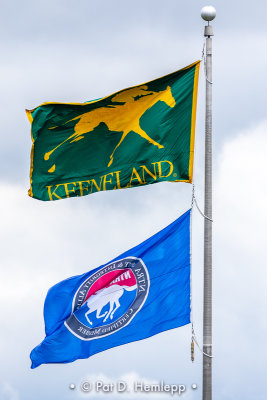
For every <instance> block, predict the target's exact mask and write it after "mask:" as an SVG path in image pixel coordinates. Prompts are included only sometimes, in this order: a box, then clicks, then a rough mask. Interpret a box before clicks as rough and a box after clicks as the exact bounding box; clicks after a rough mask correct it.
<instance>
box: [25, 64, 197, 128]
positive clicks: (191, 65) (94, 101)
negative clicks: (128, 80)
mask: <svg viewBox="0 0 267 400" xmlns="http://www.w3.org/2000/svg"><path fill="white" fill-rule="evenodd" d="M199 64H200V61H199V60H198V61H195V62H193V63H192V64H190V65H188V66H187V67H184V68H181V69H178V70H177V71H174V72H171V73H170V74H167V75H163V76H160V77H159V78H156V79H153V80H152V81H147V82H144V83H139V84H138V85H134V86H130V87H127V88H125V89H121V90H118V91H117V92H115V93H112V94H109V95H108V96H105V97H101V98H100V99H97V100H91V101H87V102H85V103H61V102H50V101H48V102H46V103H42V104H40V105H39V106H37V107H35V108H33V109H32V110H26V114H27V117H28V119H29V121H30V122H31V123H32V119H33V118H32V115H31V114H32V113H33V112H34V111H35V110H36V109H37V108H39V107H42V106H46V105H52V104H62V105H70V106H71V105H72V106H88V104H91V103H96V102H98V101H101V100H104V99H107V98H108V97H110V96H114V95H115V94H117V93H120V92H123V91H124V90H128V89H132V88H135V87H138V86H142V85H146V84H147V83H152V82H154V81H157V80H158V79H162V78H167V77H168V76H169V75H172V74H174V73H176V72H180V71H183V70H185V69H189V68H191V67H193V66H194V65H196V70H197V69H198V70H199ZM195 77H196V74H195Z"/></svg>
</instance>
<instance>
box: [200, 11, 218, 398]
mask: <svg viewBox="0 0 267 400" xmlns="http://www.w3.org/2000/svg"><path fill="white" fill-rule="evenodd" d="M215 16H216V10H215V8H214V7H212V6H206V7H203V8H202V10H201V17H202V18H203V19H204V20H205V21H207V22H208V25H206V26H205V30H204V36H205V38H206V63H205V64H206V68H205V78H206V113H205V114H206V115H205V212H204V213H205V220H204V296H203V297H204V299H203V381H202V399H203V400H212V358H211V356H212V36H213V29H212V26H211V25H210V21H212V20H213V19H214V18H215Z"/></svg>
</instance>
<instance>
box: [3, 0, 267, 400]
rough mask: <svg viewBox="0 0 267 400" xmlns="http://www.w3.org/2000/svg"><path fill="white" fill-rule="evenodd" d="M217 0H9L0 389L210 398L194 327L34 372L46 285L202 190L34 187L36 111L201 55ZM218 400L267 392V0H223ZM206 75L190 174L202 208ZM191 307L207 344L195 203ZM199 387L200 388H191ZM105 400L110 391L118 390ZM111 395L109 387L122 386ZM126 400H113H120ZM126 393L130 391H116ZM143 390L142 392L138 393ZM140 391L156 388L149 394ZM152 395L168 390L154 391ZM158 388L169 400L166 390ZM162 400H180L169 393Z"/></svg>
mask: <svg viewBox="0 0 267 400" xmlns="http://www.w3.org/2000/svg"><path fill="white" fill-rule="evenodd" d="M204 5H205V3H203V2H202V1H198V0H195V1H193V2H186V1H179V0H164V1H158V0H154V1H151V0H143V1H140V0H135V1H134V2H129V1H127V0H126V1H125V0H124V1H119V0H113V1H108V0H98V1H95V2H93V1H90V0H78V1H76V2H75V1H69V0H64V1H63V0H56V1H51V0H46V1H40V0H39V1H29V0H24V1H23V2H19V1H18V0H17V1H9V2H2V4H1V18H0V46H1V62H0V72H1V90H0V102H1V107H0V115H1V127H2V133H1V148H0V156H1V169H0V192H1V194H0V199H1V200H0V201H1V203H0V210H1V211H0V212H1V224H0V226H1V227H0V240H1V279H0V286H1V289H0V300H1V311H0V312H1V325H0V326H1V329H0V339H1V341H0V354H1V363H0V399H4V400H35V399H37V398H38V400H48V399H49V400H57V399H63V398H64V399H66V400H69V399H75V400H76V399H79V398H81V397H84V398H92V399H97V398H100V396H99V395H84V396H83V395H82V393H81V391H80V390H79V389H75V390H73V391H71V390H69V388H68V386H69V384H70V383H74V384H76V385H77V386H78V385H79V384H80V383H81V382H82V381H83V380H86V379H89V380H97V379H100V378H101V377H102V379H104V380H106V381H108V380H111V381H114V382H115V381H116V380H117V379H121V378H122V377H123V379H126V380H128V381H129V382H131V381H133V380H135V379H139V380H147V381H149V382H151V381H156V382H157V381H159V380H162V379H163V380H165V381H166V382H168V383H181V384H186V385H188V390H187V392H186V394H183V397H184V398H185V399H188V400H189V399H190V400H191V399H197V400H198V399H201V373H202V372H201V365H202V357H201V353H200V352H199V351H198V350H197V349H196V361H195V363H194V364H192V363H191V360H190V340H191V337H190V326H185V327H182V328H179V329H176V330H172V331H169V332H165V333H162V334H159V335H157V336H155V337H153V338H150V339H147V340H145V341H141V342H136V343H132V344H128V345H125V346H121V347H120V348H116V349H111V350H108V351H106V352H104V353H100V354H98V355H95V356H93V357H92V358H90V359H88V360H78V361H76V362H74V363H71V364H64V365H43V366H41V367H39V368H37V369H35V370H30V360H29V353H30V351H31V349H32V348H33V347H35V346H36V345H37V344H38V343H40V341H41V340H42V339H43V337H44V325H43V316H42V312H43V311H42V310H43V302H44V298H45V295H46V293H47V290H48V289H49V287H50V286H52V285H53V284H55V283H56V282H58V281H60V280H62V279H65V278H67V277H69V276H72V275H76V274H80V273H83V272H86V271H87V270H89V269H91V268H93V267H97V266H99V265H101V264H104V263H106V262H108V261H109V260H111V259H112V258H114V257H115V256H117V255H119V254H120V253H122V252H123V251H125V250H127V249H128V248H130V247H132V246H134V245H136V244H138V243H140V242H141V241H142V240H144V239H146V238H147V237H149V236H150V235H152V234H153V233H156V232H157V231H158V230H160V229H162V228H164V227H165V226H166V225H167V224H168V223H170V222H172V221H173V220H174V219H176V218H177V217H178V216H179V215H180V214H182V213H183V212H184V211H186V210H187V209H188V208H190V203H191V190H192V187H191V185H188V184H182V183H181V184H173V183H160V184H157V185H151V186H146V187H142V188H138V189H131V190H122V191H113V192H106V193H103V192H102V193H97V194H94V195H92V196H86V197H83V198H75V199H67V200H62V201H58V202H54V203H44V202H39V201H38V200H34V199H31V198H29V197H28V196H27V190H28V188H29V166H30V149H31V138H30V124H29V123H28V121H27V118H26V115H25V108H34V107H36V106H37V105H39V104H40V103H42V102H45V101H62V102H83V101H86V100H90V99H94V98H99V97H101V96H104V95H107V94H110V93H112V92H114V91H116V90H119V89H122V88H124V87H128V86H131V85H135V84H138V83H142V82H145V81H148V80H151V79H154V78H156V77H159V76H161V75H165V74H168V73H170V72H173V71H175V70H177V69H179V68H182V67H184V66H186V65H188V64H190V63H192V62H194V61H196V60H197V59H200V58H201V53H202V47H203V30H204V23H203V21H202V20H201V18H200V10H201V8H202V6H204ZM213 5H214V6H215V7H216V9H217V17H216V19H215V21H214V22H213V27H214V33H215V36H214V40H213V50H214V64H213V81H214V85H213V110H214V114H213V122H214V124H213V134H214V175H213V176H214V178H213V182H214V262H213V264H214V311H213V316H214V329H213V332H214V355H215V358H214V367H213V381H214V398H216V399H220V400H232V399H235V400H241V399H242V400H251V399H252V398H257V400H263V399H265V398H266V388H265V380H266V361H265V355H266V351H267V346H266V333H267V332H266V331H267V322H266V318H265V314H266V311H265V310H266V284H267V273H266V261H267V257H266V250H265V249H266V224H267V211H266V196H267V188H266V174H267V162H266V151H267V116H266V104H267V79H266V61H267V60H266V59H267V56H266V46H267V25H266V13H267V5H266V2H264V1H258V2H257V5H256V6H255V2H252V1H246V2H244V1H242V2H241V1H234V2H225V1H224V2H222V1H214V2H213ZM204 95H205V93H204V76H203V66H202V67H201V71H200V85H199V96H198V113H197V127H196V148H195V150H196V155H195V171H194V180H195V185H196V195H197V199H198V201H199V205H200V206H201V207H203V157H204V149H203V143H204V100H205V98H204ZM192 269H193V314H194V320H195V328H196V333H197V336H198V338H199V341H200V343H201V342H202V284H203V278H202V276H203V219H202V217H201V216H200V215H199V213H198V211H197V210H196V209H194V210H193V264H192ZM192 383H196V384H197V385H198V386H199V388H198V389H197V390H196V391H194V392H193V391H192V390H191V389H190V385H191V384H192ZM109 397H110V396H108V395H105V396H104V397H102V398H105V399H108V398H109ZM110 398H111V397H110ZM113 398H114V397H113ZM117 398H118V399H120V398H121V399H122V398H123V396H120V395H118V397H117ZM131 398H132V399H133V400H134V399H138V398H139V397H138V396H132V397H131ZM144 398H148V399H149V398H151V399H153V398H154V397H153V396H147V397H144ZM155 398H156V397H155ZM157 398H158V397H157ZM166 398H169V397H168V396H167V397H166Z"/></svg>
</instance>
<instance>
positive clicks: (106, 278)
mask: <svg viewBox="0 0 267 400" xmlns="http://www.w3.org/2000/svg"><path fill="white" fill-rule="evenodd" d="M136 284H137V282H136V279H135V276H134V273H133V272H132V270H131V269H130V268H127V269H116V270H115V271H110V272H107V273H106V274H105V275H103V276H101V277H100V278H99V279H98V280H97V281H96V282H95V283H94V284H93V285H92V286H91V288H90V290H89V292H88V293H87V296H86V298H85V300H84V303H85V302H86V301H87V300H88V298H89V297H90V296H92V295H93V294H95V293H96V292H98V290H100V289H103V288H106V287H109V286H112V285H119V286H130V287H131V286H135V285H136Z"/></svg>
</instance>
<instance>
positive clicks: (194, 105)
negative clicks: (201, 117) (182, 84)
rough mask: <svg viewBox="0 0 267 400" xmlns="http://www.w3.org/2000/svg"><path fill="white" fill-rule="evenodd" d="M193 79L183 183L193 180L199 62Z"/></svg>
mask: <svg viewBox="0 0 267 400" xmlns="http://www.w3.org/2000/svg"><path fill="white" fill-rule="evenodd" d="M195 64H196V69H195V77H194V88H193V101H192V115H191V139H190V157H189V180H188V181H185V182H188V183H192V180H193V166H194V147H195V130H196V113H197V92H198V77H199V67H200V61H197V62H196V63H195Z"/></svg>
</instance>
